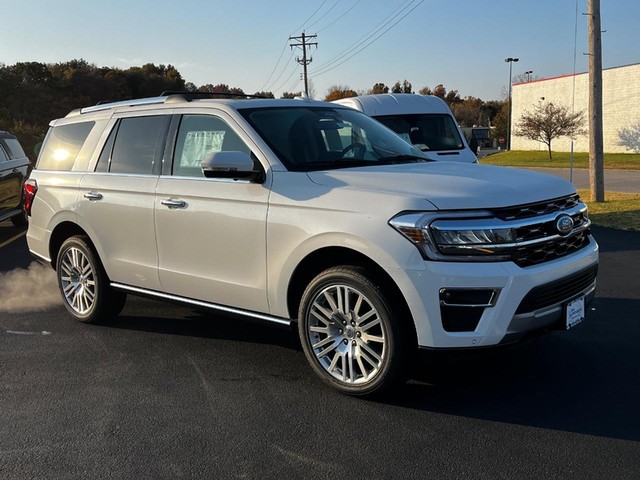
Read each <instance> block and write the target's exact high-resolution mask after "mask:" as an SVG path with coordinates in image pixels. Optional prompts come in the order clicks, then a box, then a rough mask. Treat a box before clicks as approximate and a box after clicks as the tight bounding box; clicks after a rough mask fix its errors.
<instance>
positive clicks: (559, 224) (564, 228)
mask: <svg viewBox="0 0 640 480" xmlns="http://www.w3.org/2000/svg"><path fill="white" fill-rule="evenodd" d="M556 229H557V230H558V233H559V234H560V235H567V234H568V233H570V232H571V230H573V218H571V217H570V216H569V215H560V216H559V217H558V218H556Z"/></svg>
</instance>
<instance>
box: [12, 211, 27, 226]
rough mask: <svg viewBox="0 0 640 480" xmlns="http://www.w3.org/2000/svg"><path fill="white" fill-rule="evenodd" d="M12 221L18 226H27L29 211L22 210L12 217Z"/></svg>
mask: <svg viewBox="0 0 640 480" xmlns="http://www.w3.org/2000/svg"><path fill="white" fill-rule="evenodd" d="M11 223H13V224H14V225H15V226H16V227H26V226H27V225H29V221H28V219H27V213H26V212H25V211H24V210H21V211H20V213H19V214H18V215H14V216H13V217H11Z"/></svg>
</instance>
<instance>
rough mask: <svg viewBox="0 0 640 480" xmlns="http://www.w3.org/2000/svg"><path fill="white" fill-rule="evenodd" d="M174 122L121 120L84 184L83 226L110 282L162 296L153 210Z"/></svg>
mask: <svg viewBox="0 0 640 480" xmlns="http://www.w3.org/2000/svg"><path fill="white" fill-rule="evenodd" d="M170 121H171V116H170V115H166V114H164V115H163V114H157V115H153V114H146V115H144V116H133V117H126V118H120V119H118V120H117V121H116V122H115V124H114V126H113V128H112V130H111V133H110V134H109V137H108V139H107V141H106V142H105V145H104V147H103V149H102V152H101V154H100V157H99V159H98V162H97V164H96V167H95V171H94V172H91V173H87V174H86V175H84V177H83V178H82V181H81V191H80V199H79V202H78V209H77V213H78V222H79V223H80V225H82V226H84V227H85V228H86V229H87V231H88V232H89V234H90V236H91V238H92V240H93V242H94V244H95V246H96V249H97V250H98V254H99V255H100V258H101V260H102V263H103V264H104V266H105V269H106V271H107V274H108V275H109V278H110V279H111V280H112V281H114V282H117V283H123V284H127V285H133V286H137V287H141V288H147V289H151V290H158V289H159V288H160V283H159V280H158V273H157V267H158V252H157V248H156V239H155V225H154V219H153V215H154V212H153V208H154V207H153V206H154V198H155V188H156V184H157V182H158V177H159V174H160V171H161V163H162V156H163V153H164V145H165V143H166V134H167V130H168V127H169V124H170Z"/></svg>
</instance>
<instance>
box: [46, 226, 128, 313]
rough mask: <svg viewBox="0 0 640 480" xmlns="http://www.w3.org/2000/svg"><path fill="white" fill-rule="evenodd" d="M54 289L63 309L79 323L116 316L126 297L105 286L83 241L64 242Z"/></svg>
mask: <svg viewBox="0 0 640 480" xmlns="http://www.w3.org/2000/svg"><path fill="white" fill-rule="evenodd" d="M56 273H57V277H58V287H59V288H60V293H61V294H62V298H63V300H64V306H65V307H66V308H67V311H68V312H69V313H71V315H72V316H73V317H75V318H76V319H77V320H80V321H81V322H86V323H98V322H101V321H104V320H108V319H110V318H111V317H113V316H115V315H118V314H119V313H120V311H121V310H122V308H123V307H124V304H125V301H126V294H124V293H122V292H117V291H115V290H113V289H112V288H111V287H110V286H109V279H108V278H107V275H106V273H105V271H104V268H103V267H102V264H101V263H100V260H99V259H98V256H97V255H96V254H95V253H94V251H93V249H92V248H91V246H90V244H89V241H88V239H87V238H86V237H83V236H75V237H71V238H68V239H67V240H66V241H65V242H64V243H63V244H62V247H61V248H60V251H59V252H58V258H57V262H56Z"/></svg>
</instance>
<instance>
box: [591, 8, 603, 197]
mask: <svg viewBox="0 0 640 480" xmlns="http://www.w3.org/2000/svg"><path fill="white" fill-rule="evenodd" d="M587 10H588V12H587V16H588V19H589V20H588V22H587V23H588V31H589V134H590V135H589V185H590V187H591V200H592V201H594V202H604V145H603V139H602V38H601V36H602V35H601V34H602V31H601V29H600V28H601V27H600V0H588V1H587Z"/></svg>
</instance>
